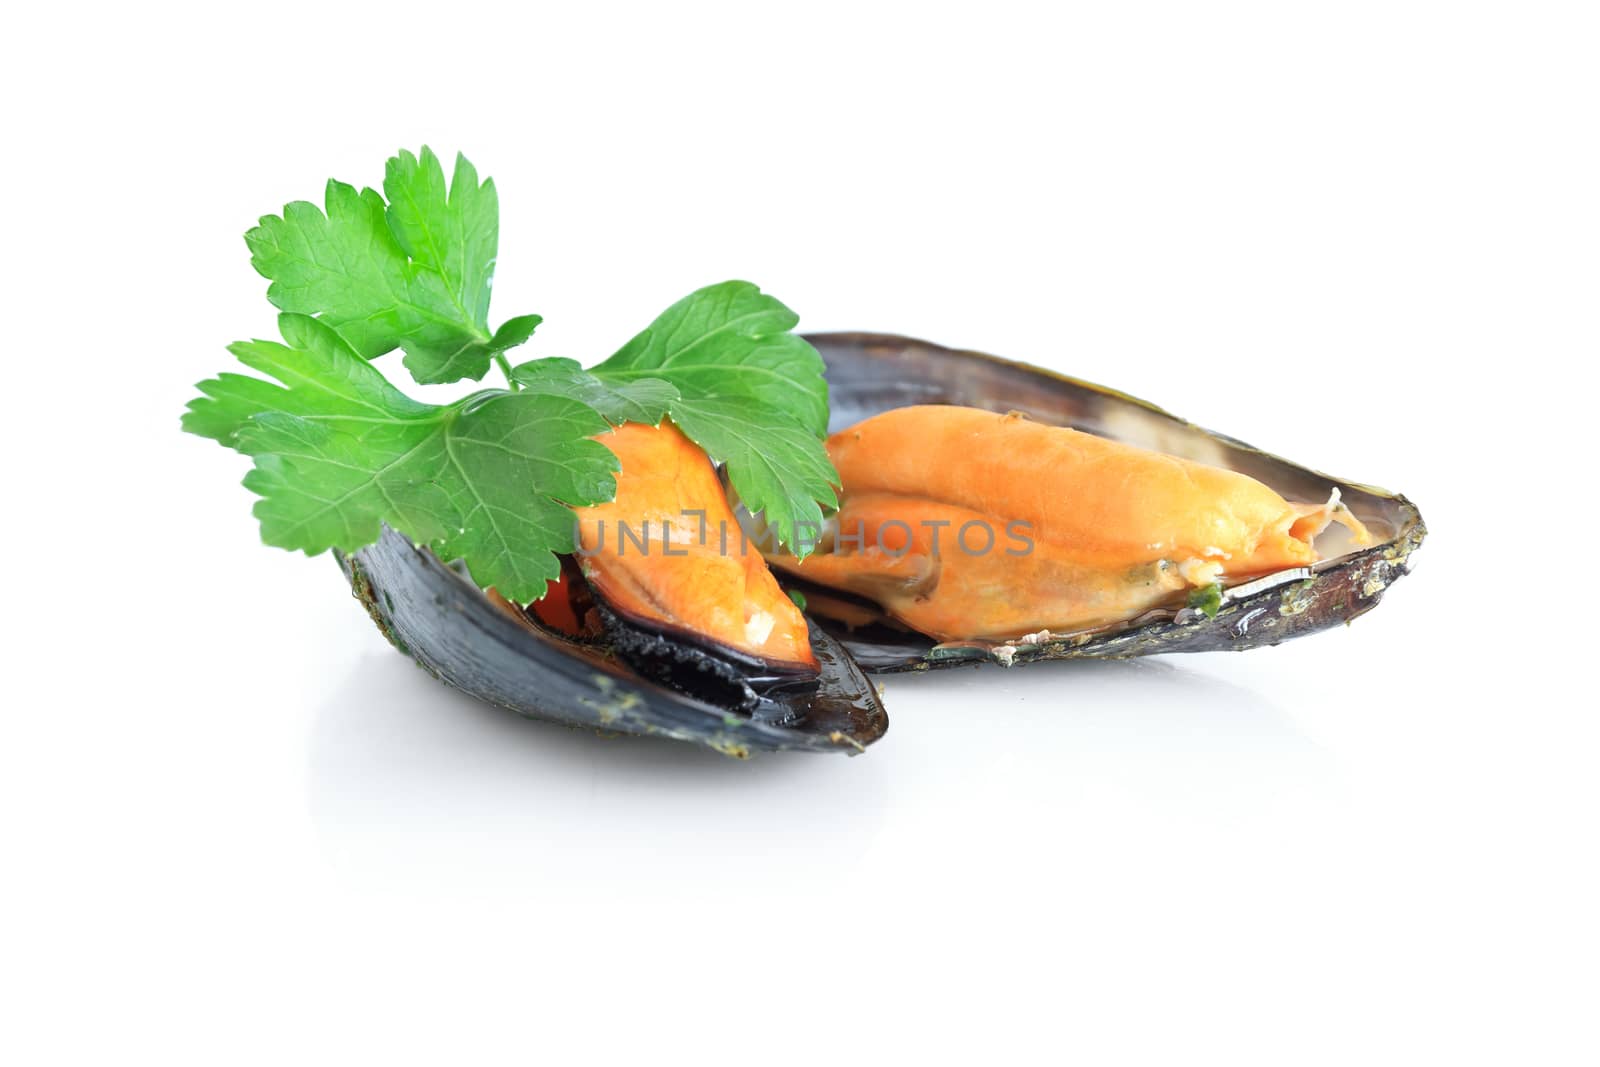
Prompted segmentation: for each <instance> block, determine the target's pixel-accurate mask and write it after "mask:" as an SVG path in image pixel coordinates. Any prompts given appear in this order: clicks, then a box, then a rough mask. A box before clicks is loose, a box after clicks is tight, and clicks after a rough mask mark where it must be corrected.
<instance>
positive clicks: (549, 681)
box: [339, 527, 889, 756]
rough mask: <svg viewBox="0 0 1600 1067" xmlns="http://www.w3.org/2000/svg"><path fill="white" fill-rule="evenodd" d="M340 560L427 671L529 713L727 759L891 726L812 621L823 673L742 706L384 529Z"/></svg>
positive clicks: (873, 736)
mask: <svg viewBox="0 0 1600 1067" xmlns="http://www.w3.org/2000/svg"><path fill="white" fill-rule="evenodd" d="M339 563H340V566H341V567H343V569H344V572H345V575H346V577H348V578H349V580H350V585H351V588H352V590H353V591H354V592H355V595H356V597H357V598H358V599H359V600H360V601H361V602H362V604H363V605H365V606H366V609H367V612H368V613H369V614H370V615H371V616H372V619H373V621H374V622H375V623H377V624H378V628H379V629H380V630H382V631H383V633H384V635H385V636H386V637H388V638H389V640H390V641H391V642H392V643H393V644H394V645H395V647H396V648H398V649H399V650H400V651H402V652H404V653H406V654H407V655H409V656H411V657H412V658H413V659H415V660H416V661H417V663H418V664H420V665H421V666H422V667H423V668H424V669H426V670H427V671H428V673H430V674H432V675H433V676H434V677H436V678H438V679H439V680H441V681H444V682H447V683H449V684H450V685H452V686H455V687H456V688H457V689H460V690H462V691H463V692H466V693H470V694H471V695H473V696H475V697H478V698H479V699H481V700H484V701H487V702H488V703H490V704H495V705H498V706H500V707H503V708H506V709H508V710H510V711H514V712H516V713H517V714H519V715H525V716H528V717H530V718H535V719H544V720H547V721H550V722H558V723H564V724H566V725H568V726H579V727H586V728H592V729H595V730H599V731H603V732H608V733H622V734H649V735H655V736H660V737H670V738H674V739H677V740H680V741H692V742H697V743H699V744H703V745H706V746H709V747H711V748H714V749H716V750H717V751H719V752H722V753H725V754H727V755H731V756H745V755H748V754H749V753H751V752H755V751H771V750H777V749H799V750H808V751H814V752H845V753H850V754H854V753H857V752H860V751H862V750H863V749H864V748H865V747H866V746H867V745H870V744H871V743H872V742H874V741H876V740H877V739H878V738H880V737H882V736H883V733H884V731H885V730H886V729H888V726H889V720H888V716H887V715H885V714H884V710H883V705H882V704H881V703H880V702H879V699H878V694H877V691H876V690H875V689H874V688H873V685H872V683H871V682H870V681H868V680H867V678H866V676H865V675H863V674H862V673H861V670H860V668H858V667H857V666H856V665H855V663H854V662H852V661H851V659H850V657H849V656H848V655H846V654H845V653H844V652H843V651H842V650H841V649H840V647H839V646H838V644H837V643H836V642H835V641H834V640H833V639H832V638H831V637H829V636H828V635H827V634H826V633H824V632H823V631H822V630H820V629H819V628H818V627H817V626H816V624H815V623H813V624H812V627H811V642H812V648H813V651H814V652H815V654H816V657H817V660H818V662H819V663H820V664H821V666H822V676H821V678H820V680H819V681H818V682H817V684H816V685H815V686H814V687H808V688H807V689H804V690H800V691H787V692H782V691H769V693H768V694H767V695H768V698H767V699H763V700H761V701H760V702H759V703H758V704H756V705H755V706H754V707H746V708H745V709H743V710H739V709H735V708H731V707H726V706H720V705H718V704H716V703H712V702H709V701H707V700H702V699H698V698H696V697H695V696H690V695H688V694H687V693H685V692H681V691H678V690H676V689H673V688H670V687H668V686H665V685H662V684H658V683H657V682H655V681H652V680H650V679H649V678H646V677H644V676H642V675H641V674H639V673H638V672H636V671H635V670H633V669H632V668H631V667H629V666H628V665H627V664H626V663H625V662H624V661H623V660H622V659H621V658H620V657H618V656H617V655H616V654H615V653H614V650H613V649H611V648H610V647H609V646H608V645H607V644H606V643H604V642H600V643H584V642H579V641H574V640H570V639H567V638H564V637H562V636H561V635H559V634H556V633H554V632H550V631H545V630H541V629H539V628H537V627H535V626H532V625H529V624H527V623H526V622H524V621H520V620H519V619H518V618H517V617H515V616H514V615H513V614H512V613H511V612H510V611H508V610H506V609H505V608H504V607H502V606H500V605H498V604H496V603H494V602H493V601H492V600H491V599H490V598H489V597H488V596H487V595H486V594H484V593H483V592H482V591H481V590H480V589H479V588H478V587H477V585H476V584H474V583H473V582H472V580H471V579H470V578H469V577H467V576H466V575H465V574H462V573H459V572H458V571H456V570H455V569H454V568H452V567H450V566H448V565H446V564H445V563H444V562H442V561H441V560H440V559H439V558H438V557H437V556H435V555H434V554H433V553H432V552H431V551H429V550H428V549H427V548H425V547H418V546H417V545H414V544H413V543H412V542H411V540H410V539H409V538H407V537H406V536H404V535H403V534H400V533H398V532H396V531H394V530H391V529H388V528H387V527H385V528H384V531H383V535H382V536H381V537H380V538H379V540H378V541H377V542H376V543H375V544H372V545H369V546H367V547H366V548H363V549H361V550H360V551H358V552H354V553H352V554H350V555H349V556H341V557H340V559H339Z"/></svg>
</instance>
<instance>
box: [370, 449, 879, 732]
mask: <svg viewBox="0 0 1600 1067" xmlns="http://www.w3.org/2000/svg"><path fill="white" fill-rule="evenodd" d="M598 440H600V441H601V442H602V443H604V444H605V445H606V446H607V447H608V448H610V449H611V450H612V452H614V453H615V454H616V456H617V458H618V460H619V461H620V463H621V470H620V471H619V472H618V474H617V491H616V496H615V498H614V499H613V500H611V501H610V502H608V503H605V504H601V505H598V506H595V507H589V508H582V509H579V510H578V512H577V529H578V537H577V551H576V553H574V554H573V555H572V556H569V557H566V558H565V559H564V560H563V573H562V577H561V580H560V581H559V582H557V583H555V584H554V585H553V586H552V588H551V589H550V591H549V592H548V593H547V594H546V596H545V597H544V598H542V599H541V600H539V601H537V602H534V603H532V604H516V603H512V602H510V601H507V600H506V599H504V598H503V597H500V596H499V595H498V594H497V593H496V592H495V591H494V590H490V591H489V593H488V594H487V596H486V597H485V596H484V595H480V594H479V593H478V591H477V589H476V587H475V586H474V585H472V584H471V583H470V582H468V581H466V580H465V579H464V578H463V577H462V576H460V575H458V574H456V573H455V572H454V571H452V570H450V569H449V568H446V567H444V566H443V565H442V564H440V563H439V561H438V560H436V559H432V558H431V557H430V556H429V555H428V554H427V553H426V552H425V551H424V550H420V549H415V548H412V547H411V545H410V543H409V542H408V541H406V539H404V538H403V537H400V536H399V535H397V534H393V533H392V532H391V533H386V534H385V537H384V539H383V540H382V541H381V542H379V544H377V545H374V546H372V547H371V548H367V549H363V550H362V551H360V552H358V553H356V554H355V555H354V556H353V557H351V558H350V559H349V560H348V561H347V562H346V569H347V571H348V572H349V573H350V576H351V581H352V583H353V584H354V585H355V588H356V591H357V594H358V595H359V596H361V598H362V599H363V600H364V601H365V602H366V603H367V604H368V607H369V609H370V610H371V611H372V612H373V617H374V618H375V619H376V620H377V621H378V623H379V626H380V627H381V628H382V629H383V630H384V632H385V633H387V634H389V635H390V637H391V638H392V639H393V640H394V641H395V643H396V644H397V645H399V646H400V647H401V648H402V649H404V650H406V651H409V652H411V653H412V654H413V655H414V656H415V657H416V658H417V660H418V662H420V663H422V664H423V666H425V667H428V668H429V669H430V670H432V671H433V672H434V673H436V674H437V675H439V676H440V677H442V678H444V679H445V680H446V681H448V682H451V683H452V684H454V685H456V686H458V687H459V688H462V689H465V690H467V691H469V692H472V693H475V694H476V695H478V696H481V697H484V698H485V699H488V700H490V701H492V702H494V703H497V704H501V705H503V706H506V707H510V708H511V709H512V710H515V711H519V712H522V713H524V714H527V715H532V716H537V717H540V718H547V719H555V720H558V721H562V722H568V723H574V724H579V725H586V726H594V727H598V728H602V729H606V730H612V731H617V732H622V733H658V734H665V735H667V736H670V737H676V738H680V739H685V740H696V741H700V742H702V743H704V744H707V745H710V746H712V747H714V748H717V749H719V750H720V751H723V752H730V753H735V754H738V753H743V752H747V751H749V750H752V749H771V748H805V749H830V750H844V751H860V750H861V749H862V748H864V747H865V746H866V745H868V744H870V743H871V742H872V741H874V740H876V739H877V738H878V737H880V736H881V735H882V734H883V731H884V729H885V727H886V725H887V720H886V718H885V716H884V714H883V709H882V707H881V706H880V705H879V703H878V698H877V694H876V693H875V692H874V691H873V688H872V686H871V684H870V683H869V682H868V681H867V680H866V679H865V677H863V676H862V674H861V672H860V670H859V669H858V668H857V667H856V666H855V665H854V663H853V662H852V661H851V660H850V659H849V657H848V655H846V654H845V653H844V652H843V651H842V650H841V649H840V648H839V647H838V645H837V644H836V643H835V642H834V641H833V639H832V638H830V637H829V636H828V635H827V634H825V633H824V632H822V631H821V630H820V629H816V628H814V627H813V626H811V625H810V624H809V623H808V622H807V620H806V619H805V617H804V616H803V615H801V613H800V611H799V609H798V608H797V607H796V606H795V604H794V602H793V601H792V600H791V599H790V598H789V596H788V595H787V594H786V593H785V592H784V591H783V589H782V588H781V587H780V586H779V585H778V583H777V581H776V580H775V579H774V578H773V576H772V574H771V572H769V571H768V569H767V566H766V564H765V563H764V562H763V561H762V558H761V556H760V554H759V553H757V552H753V551H741V550H740V546H739V545H738V544H737V543H735V544H733V545H729V544H728V543H727V540H726V536H727V531H728V530H729V529H730V528H731V527H733V524H734V522H735V518H734V514H733V511H732V509H731V508H730V507H729V506H728V502H727V498H726V496H725V495H724V492H723V489H722V485H721V483H720V482H719V481H718V479H717V475H716V471H715V469H714V468H713V466H712V464H711V462H710V460H709V459H708V458H707V457H706V455H705V453H704V452H703V451H701V450H700V449H699V448H697V447H696V446H695V445H694V444H693V443H692V442H690V441H689V440H688V438H686V437H684V436H683V434H682V433H680V432H679V431H678V430H677V429H676V427H674V426H673V425H672V424H671V423H670V422H663V423H662V424H661V425H660V426H643V425H638V424H632V423H630V424H626V425H624V426H621V427H618V428H617V429H615V430H613V431H611V432H610V433H607V434H604V435H602V436H601V437H599V438H598ZM695 518H698V519H699V522H698V523H695V522H694V521H693V519H695ZM719 535H720V536H719ZM424 593H426V594H428V595H429V596H431V597H432V598H433V603H434V605H435V607H434V609H433V610H431V611H430V610H426V609H424V610H420V611H418V610H411V609H412V608H414V607H415V606H416V605H419V604H425V603H426V601H424V600H423V599H422V595H423V594H424ZM508 624H510V625H509V626H508Z"/></svg>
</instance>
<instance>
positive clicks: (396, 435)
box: [185, 315, 618, 600]
mask: <svg viewBox="0 0 1600 1067" xmlns="http://www.w3.org/2000/svg"><path fill="white" fill-rule="evenodd" d="M280 322H281V324H282V328H283V333H284V339H285V341H286V342H288V343H287V344H278V343H276V342H271V341H251V342H244V343H241V344H238V345H235V346H233V351H234V354H235V355H237V356H238V357H239V359H240V360H241V361H242V362H244V363H245V364H246V365H247V366H250V367H252V368H253V369H256V370H258V371H261V372H262V373H264V374H268V375H270V376H272V377H273V378H275V379H277V381H278V382H279V383H281V384H278V385H274V384H272V383H270V382H266V381H264V380H262V379H249V378H244V377H243V376H241V375H228V376H225V377H226V379H227V381H226V383H225V385H222V386H218V385H215V384H214V383H203V384H202V391H203V392H204V393H205V394H206V395H205V398H204V400H203V401H197V402H196V404H198V405H199V412H198V413H197V412H196V410H195V406H194V405H191V410H190V413H189V415H188V416H186V419H185V428H186V429H193V430H194V432H198V433H203V434H204V435H205V436H209V437H213V438H216V439H218V440H224V441H225V442H226V443H231V444H233V445H234V447H237V448H238V449H239V450H240V451H241V452H244V453H246V454H247V455H250V456H252V457H253V458H254V460H255V469H254V470H252V471H251V472H250V474H249V475H248V476H247V477H246V479H245V485H246V487H247V488H249V489H250V490H251V491H252V492H255V493H256V494H257V495H259V496H260V497H261V499H260V500H259V501H257V503H256V507H255V514H256V516H257V518H259V519H260V520H261V530H262V539H263V540H265V541H266V542H267V543H268V544H271V545H276V546H279V547H282V548H289V549H300V550H302V551H304V552H306V553H307V554H308V555H315V554H317V553H319V552H323V551H325V550H327V549H329V548H338V549H341V550H344V551H353V550H355V549H357V548H361V547H362V546H364V545H367V544H371V543H372V542H373V541H374V540H376V539H377V537H378V532H379V529H380V527H381V524H383V523H387V524H389V525H390V526H393V527H395V528H396V529H399V530H402V531H404V532H405V533H406V534H407V535H409V536H410V537H412V538H413V539H415V540H417V541H419V542H424V543H427V544H429V545H430V546H431V547H432V548H433V549H434V550H435V551H436V552H438V553H439V554H440V555H441V556H442V557H443V558H445V559H456V558H460V559H463V560H465V561H466V563H467V565H468V567H469V568H470V569H471V571H472V574H473V577H474V578H475V579H476V580H477V581H478V582H479V583H481V584H483V585H485V586H494V587H496V588H498V589H499V590H501V592H503V593H504V594H505V595H506V596H508V597H512V598H515V599H521V600H534V599H537V598H538V597H540V596H542V595H543V594H544V589H545V583H546V582H547V581H549V580H551V579H553V578H555V577H556V576H557V574H558V573H559V570H560V568H559V565H558V563H557V561H556V558H555V554H556V553H560V552H570V551H572V548H573V518H572V512H571V511H570V510H569V505H573V506H585V505H588V504H594V503H599V502H601V501H604V500H608V499H610V498H611V496H612V495H614V493H615V491H616V487H615V482H614V480H613V477H612V474H613V472H614V471H615V470H616V469H617V466H618V465H617V459H616V457H615V456H614V455H612V453H611V452H610V450H608V449H607V448H605V447H604V446H603V445H600V444H598V443H596V442H594V441H591V440H589V438H590V437H592V436H594V435H595V434H598V433H603V432H604V431H605V430H606V428H607V425H606V422H605V420H603V419H602V418H600V417H599V416H598V415H596V414H595V413H594V412H593V411H591V410H590V409H589V408H587V407H585V406H584V405H582V404H580V403H578V402H576V401H573V400H570V399H568V398H565V397H560V396H552V395H540V394H530V393H512V392H506V391H504V390H486V391H483V392H479V393H475V394H473V395H472V396H469V397H467V398H465V399H464V400H461V401H459V402H457V403H455V404H449V405H434V404H423V403H419V402H417V401H415V400H412V399H411V398H409V397H407V396H405V394H403V393H401V392H400V391H399V390H398V389H395V388H394V387H393V386H392V385H390V384H389V382H388V381H387V380H386V379H384V377H383V375H382V374H381V373H380V372H379V371H378V370H377V368H375V367H373V366H372V365H371V364H369V363H367V362H366V361H365V360H363V359H361V358H360V356H358V355H357V354H356V352H355V351H354V350H353V349H351V348H350V347H349V346H348V345H347V344H346V343H345V342H344V340H343V339H342V338H341V337H340V336H339V335H338V334H336V333H334V332H333V330H332V329H331V328H329V327H328V326H326V325H324V324H323V323H321V322H319V321H318V320H315V319H311V318H308V317H306V316H302V315H285V316H283V317H282V318H281V320H280ZM245 381H253V382H256V383H258V384H257V385H254V386H248V387H246V386H243V385H242V384H241V383H242V382H245ZM215 382H216V383H222V382H224V379H222V378H219V379H216V380H215ZM207 386H211V388H209V389H208V388H207ZM191 422H193V423H194V425H193V426H191V425H190V423H191Z"/></svg>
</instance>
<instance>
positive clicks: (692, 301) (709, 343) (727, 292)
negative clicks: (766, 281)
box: [592, 281, 828, 437]
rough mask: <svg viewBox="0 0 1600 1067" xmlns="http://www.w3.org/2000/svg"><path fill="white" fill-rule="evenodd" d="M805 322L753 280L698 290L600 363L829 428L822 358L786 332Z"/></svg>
mask: <svg viewBox="0 0 1600 1067" xmlns="http://www.w3.org/2000/svg"><path fill="white" fill-rule="evenodd" d="M799 321H800V317H799V316H798V315H796V314H795V313H794V312H793V311H790V310H789V309H788V308H787V307H785V306H784V305H783V304H782V303H781V302H779V301H778V300H777V298H775V297H771V296H768V295H767V294H765V293H763V292H762V291H761V290H760V289H758V288H757V287H756V286H754V285H752V284H751V283H749V282H741V281H731V282H722V283H720V284H718V285H709V286H706V287H705V288H704V289H698V290H696V291H695V292H693V293H690V294H689V295H688V296H686V297H684V298H683V299H682V300H680V301H678V302H677V303H676V304H673V305H672V306H671V307H670V308H668V309H667V310H666V311H664V312H662V313H661V314H660V315H659V316H658V317H657V318H656V320H655V321H654V322H652V323H651V324H650V325H649V326H647V327H645V329H644V330H643V331H642V332H640V333H639V334H638V335H637V336H635V337H634V338H633V340H631V341H629V342H628V343H627V344H626V345H624V346H622V349H621V350H620V351H618V352H617V353H616V354H615V355H613V356H612V357H611V358H610V359H607V360H606V361H605V362H604V363H601V364H600V365H599V366H597V367H594V368H592V370H593V371H594V373H595V375H597V376H598V377H600V378H602V379H605V380H607V381H628V380H630V379H633V378H661V379H664V380H665V381H668V382H671V383H672V384H673V385H674V386H675V387H676V388H677V390H678V392H679V393H681V394H682V395H684V396H685V397H699V398H705V399H719V400H722V399H733V398H738V399H743V400H747V401H749V402H750V404H751V407H752V409H753V410H758V409H771V410H775V411H781V412H783V413H785V414H786V415H788V416H789V417H790V418H792V419H793V420H794V421H796V422H798V423H799V424H800V425H802V426H804V427H806V428H807V429H809V430H811V431H812V432H813V433H815V434H816V435H817V436H818V437H821V436H822V435H823V434H825V433H827V431H828V383H827V380H826V379H825V378H824V377H823V371H824V367H823V363H822V357H821V356H819V355H818V354H817V350H816V349H814V348H812V347H811V345H810V344H808V343H807V342H806V341H805V340H804V339H803V338H801V337H799V336H798V335H796V334H792V333H790V332H788V331H790V330H792V329H793V328H794V327H795V325H796V324H798V323H799Z"/></svg>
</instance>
